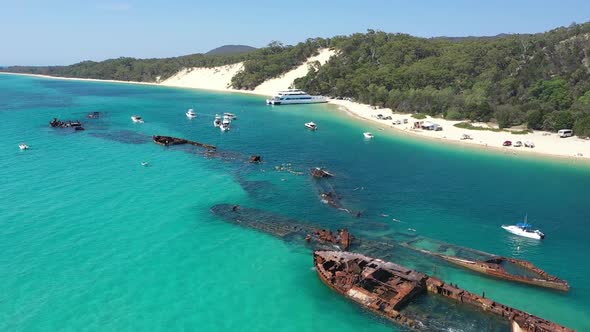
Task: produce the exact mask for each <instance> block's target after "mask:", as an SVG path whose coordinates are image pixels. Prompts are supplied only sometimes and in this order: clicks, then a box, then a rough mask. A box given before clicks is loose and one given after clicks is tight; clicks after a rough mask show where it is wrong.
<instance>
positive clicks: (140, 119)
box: [131, 115, 143, 123]
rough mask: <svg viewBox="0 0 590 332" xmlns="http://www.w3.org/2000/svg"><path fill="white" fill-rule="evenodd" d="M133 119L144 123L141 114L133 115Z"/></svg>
mask: <svg viewBox="0 0 590 332" xmlns="http://www.w3.org/2000/svg"><path fill="white" fill-rule="evenodd" d="M131 120H133V122H136V123H143V119H142V118H141V116H139V115H132V116H131Z"/></svg>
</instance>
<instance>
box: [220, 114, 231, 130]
mask: <svg viewBox="0 0 590 332" xmlns="http://www.w3.org/2000/svg"><path fill="white" fill-rule="evenodd" d="M230 123H231V121H230V120H229V119H227V118H226V117H225V116H224V118H223V121H221V125H220V126H219V129H221V131H228V130H229V128H230Z"/></svg>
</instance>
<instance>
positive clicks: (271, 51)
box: [231, 38, 328, 90]
mask: <svg viewBox="0 0 590 332" xmlns="http://www.w3.org/2000/svg"><path fill="white" fill-rule="evenodd" d="M327 44H328V40H326V39H321V38H316V39H308V40H307V41H305V42H303V43H299V44H297V45H295V46H284V45H283V44H281V43H280V42H272V43H270V44H269V45H268V47H265V48H263V49H260V50H259V51H258V52H256V56H254V57H251V58H250V59H248V60H246V61H245V62H244V70H243V71H241V72H239V73H238V74H236V75H235V76H234V77H233V78H232V80H231V84H232V86H233V87H234V88H236V89H245V90H254V89H255V88H256V87H257V86H259V85H260V84H262V83H263V82H264V81H266V80H268V79H270V78H274V77H277V76H280V75H281V74H284V73H286V72H287V71H289V70H290V69H292V68H295V67H297V66H299V65H301V64H302V63H304V62H305V61H306V60H307V59H308V58H309V57H311V56H313V55H317V54H318V49H320V48H322V47H325V46H326V45H327Z"/></svg>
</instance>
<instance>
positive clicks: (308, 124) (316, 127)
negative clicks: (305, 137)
mask: <svg viewBox="0 0 590 332" xmlns="http://www.w3.org/2000/svg"><path fill="white" fill-rule="evenodd" d="M305 126H306V127H307V128H308V129H311V130H316V129H318V126H317V125H316V124H315V123H314V122H308V123H306V124H305Z"/></svg>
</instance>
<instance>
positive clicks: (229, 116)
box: [223, 112, 238, 121]
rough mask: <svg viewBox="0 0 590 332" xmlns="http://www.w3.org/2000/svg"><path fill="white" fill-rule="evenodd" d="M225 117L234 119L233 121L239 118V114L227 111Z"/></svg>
mask: <svg viewBox="0 0 590 332" xmlns="http://www.w3.org/2000/svg"><path fill="white" fill-rule="evenodd" d="M223 117H224V118H225V117H227V118H228V119H230V120H232V121H233V120H237V119H238V116H237V115H235V114H233V113H229V112H225V113H223Z"/></svg>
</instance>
